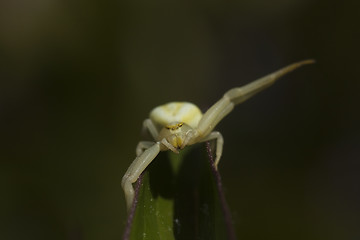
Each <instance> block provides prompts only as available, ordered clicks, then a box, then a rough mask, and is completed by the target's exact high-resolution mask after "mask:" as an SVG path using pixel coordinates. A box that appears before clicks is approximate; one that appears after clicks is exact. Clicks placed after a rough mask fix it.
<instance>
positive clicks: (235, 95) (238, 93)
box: [196, 60, 314, 138]
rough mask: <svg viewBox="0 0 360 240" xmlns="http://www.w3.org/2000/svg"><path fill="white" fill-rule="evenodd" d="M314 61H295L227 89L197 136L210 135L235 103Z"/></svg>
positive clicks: (210, 109)
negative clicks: (253, 79) (244, 83)
mask: <svg viewBox="0 0 360 240" xmlns="http://www.w3.org/2000/svg"><path fill="white" fill-rule="evenodd" d="M310 63H314V61H313V60H305V61H301V62H297V63H293V64H291V65H289V66H287V67H284V68H282V69H280V70H278V71H276V72H274V73H271V74H269V75H267V76H265V77H262V78H260V79H258V80H255V81H253V82H251V83H249V84H247V85H245V86H243V87H238V88H233V89H230V90H229V91H227V92H226V93H225V94H224V96H223V97H222V98H221V99H220V100H219V101H217V102H216V103H215V104H214V105H213V106H211V107H210V108H209V109H208V110H207V111H206V112H205V113H204V115H203V116H202V118H201V119H200V122H199V124H198V127H197V135H198V136H196V137H199V138H201V137H202V136H206V135H208V134H209V133H210V132H211V131H212V130H213V129H214V128H215V126H216V125H217V124H218V123H219V122H220V121H221V120H222V119H223V118H224V117H225V116H226V115H227V114H229V113H230V112H231V111H232V109H233V108H234V106H235V105H237V104H239V103H242V102H244V101H245V100H247V99H249V98H250V97H252V96H254V95H255V94H256V93H258V92H260V91H262V90H264V89H265V88H267V87H269V86H270V85H272V84H273V83H274V82H275V81H276V80H277V79H279V78H280V77H282V76H284V75H285V74H287V73H289V72H291V71H293V70H295V69H296V68H298V67H300V66H302V65H305V64H310Z"/></svg>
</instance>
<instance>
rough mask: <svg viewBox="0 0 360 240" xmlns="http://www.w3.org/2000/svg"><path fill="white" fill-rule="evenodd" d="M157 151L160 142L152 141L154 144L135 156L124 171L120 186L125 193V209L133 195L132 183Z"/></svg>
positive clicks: (130, 203)
mask: <svg viewBox="0 0 360 240" xmlns="http://www.w3.org/2000/svg"><path fill="white" fill-rule="evenodd" d="M159 152H160V143H159V142H156V143H154V145H152V146H151V147H149V148H148V149H146V150H145V151H144V152H143V153H142V154H141V155H140V156H138V157H137V158H135V160H134V161H133V162H132V163H131V165H130V167H129V168H128V170H127V171H126V173H125V175H124V177H123V178H122V181H121V186H122V188H123V190H124V193H125V200H126V207H127V210H130V208H131V205H132V203H133V201H134V196H135V192H134V188H133V185H132V184H133V183H134V182H136V180H137V179H138V178H139V176H140V174H141V173H142V172H143V171H144V170H145V168H146V167H147V166H148V165H149V164H150V163H151V162H152V160H154V158H155V157H156V156H157V155H158V154H159Z"/></svg>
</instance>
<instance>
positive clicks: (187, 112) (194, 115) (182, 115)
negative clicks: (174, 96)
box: [150, 102, 202, 128]
mask: <svg viewBox="0 0 360 240" xmlns="http://www.w3.org/2000/svg"><path fill="white" fill-rule="evenodd" d="M201 117H202V112H201V111H200V109H199V108H198V107H197V106H196V105H195V104H192V103H189V102H170V103H167V104H164V105H161V106H158V107H156V108H154V109H153V110H152V111H151V112H150V119H151V120H152V121H153V122H155V123H157V124H160V125H161V126H163V127H164V126H167V125H169V123H172V122H183V123H186V124H187V125H189V126H190V127H192V128H196V127H197V125H198V123H199V121H200V119H201Z"/></svg>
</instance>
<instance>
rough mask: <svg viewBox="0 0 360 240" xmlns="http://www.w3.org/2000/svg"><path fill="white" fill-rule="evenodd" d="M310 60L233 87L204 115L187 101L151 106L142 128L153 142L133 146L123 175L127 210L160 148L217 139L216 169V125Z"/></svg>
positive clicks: (176, 149)
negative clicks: (240, 105)
mask: <svg viewBox="0 0 360 240" xmlns="http://www.w3.org/2000/svg"><path fill="white" fill-rule="evenodd" d="M313 62H314V61H313V60H305V61H301V62H297V63H294V64H291V65H289V66H287V67H284V68H282V69H280V70H278V71H276V72H274V73H271V74H269V75H267V76H265V77H262V78H260V79H258V80H255V81H253V82H251V83H249V84H247V85H245V86H243V87H238V88H232V89H230V90H229V91H227V92H226V93H225V94H224V96H223V97H222V98H221V99H220V100H219V101H217V102H216V103H215V104H214V105H213V106H211V107H210V108H209V109H208V110H207V111H206V112H205V113H204V114H202V112H201V111H200V109H199V108H198V107H197V106H195V105H194V104H192V103H189V102H170V103H167V104H164V105H161V106H158V107H156V108H154V109H153V110H152V111H151V112H150V118H149V119H146V120H145V121H144V123H143V127H144V128H146V129H148V130H149V132H150V134H151V136H152V137H153V138H154V140H155V141H154V142H149V141H141V142H139V144H138V145H137V148H136V155H137V157H136V158H135V160H134V161H133V162H132V163H131V165H130V167H129V168H128V170H127V171H126V173H125V175H124V177H123V178H122V182H121V186H122V188H123V190H124V193H125V198H126V205H127V209H128V210H130V208H131V205H132V202H133V200H134V189H133V186H132V184H133V183H134V182H136V180H137V179H138V177H139V176H140V174H141V173H142V172H143V171H144V170H145V168H146V167H147V166H148V165H149V164H150V163H151V162H152V161H153V160H154V159H155V157H156V156H157V155H158V154H159V152H160V151H166V150H171V151H173V152H175V153H179V150H181V149H183V148H184V147H186V146H188V145H192V144H195V143H199V142H205V141H209V140H215V139H216V158H215V168H217V165H218V164H219V161H220V157H221V154H222V149H223V143H224V140H223V137H222V135H221V134H220V132H217V131H213V130H214V128H215V127H216V125H217V124H218V123H219V122H220V121H221V120H222V119H223V118H224V117H225V116H226V115H228V114H229V113H230V112H231V111H232V110H233V108H234V106H235V105H237V104H239V103H242V102H244V101H245V100H247V99H248V98H250V97H252V96H253V95H255V94H256V93H258V92H260V91H262V90H264V89H265V88H267V87H269V86H270V85H271V84H273V83H274V82H275V81H276V80H277V79H279V78H280V77H282V76H283V75H285V74H287V73H289V72H290V71H293V70H294V69H296V68H298V67H300V66H302V65H305V64H311V63H313Z"/></svg>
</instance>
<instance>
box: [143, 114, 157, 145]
mask: <svg viewBox="0 0 360 240" xmlns="http://www.w3.org/2000/svg"><path fill="white" fill-rule="evenodd" d="M143 129H147V130H149V132H150V134H151V136H152V137H153V139H154V140H156V139H157V137H158V135H159V131H158V130H157V128H156V126H155V124H154V123H153V122H152V121H151V119H150V118H148V119H145V120H144V122H143Z"/></svg>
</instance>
